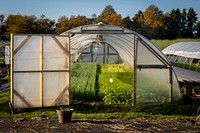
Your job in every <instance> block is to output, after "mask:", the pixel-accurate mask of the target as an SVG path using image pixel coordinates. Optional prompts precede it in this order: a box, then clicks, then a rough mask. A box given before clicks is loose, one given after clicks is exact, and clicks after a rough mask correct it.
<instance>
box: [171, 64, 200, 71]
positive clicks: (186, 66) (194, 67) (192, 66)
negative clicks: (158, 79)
mask: <svg viewBox="0 0 200 133" xmlns="http://www.w3.org/2000/svg"><path fill="white" fill-rule="evenodd" d="M171 64H172V65H173V66H176V67H180V68H184V69H189V70H192V71H197V72H200V64H199V65H198V64H196V63H192V64H190V63H187V62H171ZM197 65H198V66H197Z"/></svg>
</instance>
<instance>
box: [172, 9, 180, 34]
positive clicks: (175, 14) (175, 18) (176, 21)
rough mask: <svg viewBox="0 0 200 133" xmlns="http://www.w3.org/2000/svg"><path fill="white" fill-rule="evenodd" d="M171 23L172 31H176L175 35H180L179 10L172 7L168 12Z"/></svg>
mask: <svg viewBox="0 0 200 133" xmlns="http://www.w3.org/2000/svg"><path fill="white" fill-rule="evenodd" d="M170 18H171V22H172V23H171V24H172V25H173V29H174V32H177V33H176V37H175V38H178V37H181V30H180V29H181V28H180V27H181V12H180V9H179V8H177V9H172V10H171V12H170Z"/></svg>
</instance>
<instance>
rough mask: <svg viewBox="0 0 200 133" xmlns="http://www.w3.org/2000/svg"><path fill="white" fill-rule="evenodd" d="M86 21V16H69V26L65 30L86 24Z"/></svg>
mask: <svg viewBox="0 0 200 133" xmlns="http://www.w3.org/2000/svg"><path fill="white" fill-rule="evenodd" d="M87 23H88V19H87V17H86V16H80V15H78V16H71V17H70V19H69V26H68V27H67V30H69V29H72V28H75V27H78V26H82V25H86V24H87Z"/></svg>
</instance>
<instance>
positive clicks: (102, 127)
mask: <svg viewBox="0 0 200 133" xmlns="http://www.w3.org/2000/svg"><path fill="white" fill-rule="evenodd" d="M0 132H3V133H4V132H7V133H19V132H20V133H27V132H32V133H54V132H59V133H62V132H63V133H68V132H69V133H112V132H113V133H116V132H120V133H132V132H145V133H146V132H190V133H192V132H200V124H199V123H196V122H195V121H191V120H185V119H184V120H180V119H179V120H178V119H177V120H150V119H130V120H121V119H100V120H94V119H93V120H92V119H73V120H72V122H69V123H66V124H61V123H59V122H58V120H57V119H47V118H40V117H36V118H32V119H6V118H1V119H0Z"/></svg>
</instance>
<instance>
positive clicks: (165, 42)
mask: <svg viewBox="0 0 200 133" xmlns="http://www.w3.org/2000/svg"><path fill="white" fill-rule="evenodd" d="M150 41H151V42H152V43H153V44H155V45H156V46H157V47H158V48H159V49H160V50H163V49H165V48H166V47H168V46H169V45H172V44H174V43H178V42H200V38H198V39H175V40H154V39H152V40H150Z"/></svg>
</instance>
